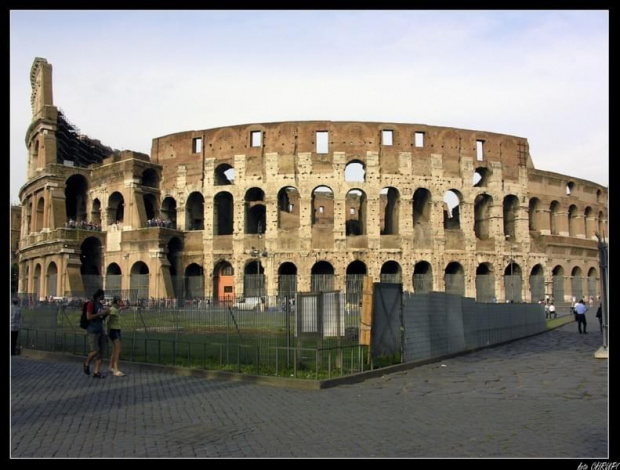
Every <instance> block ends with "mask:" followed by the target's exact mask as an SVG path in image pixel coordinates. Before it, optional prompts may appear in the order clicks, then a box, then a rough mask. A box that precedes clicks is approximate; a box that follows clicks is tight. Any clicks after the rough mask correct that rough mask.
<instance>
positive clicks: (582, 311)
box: [575, 299, 588, 334]
mask: <svg viewBox="0 0 620 470" xmlns="http://www.w3.org/2000/svg"><path fill="white" fill-rule="evenodd" d="M587 311H588V309H587V308H586V306H585V304H584V303H583V299H581V300H580V301H579V302H577V303H576V304H575V316H576V317H577V327H578V328H579V334H581V324H582V323H583V333H585V334H587V333H588V332H587V331H586V325H587V323H586V312H587Z"/></svg>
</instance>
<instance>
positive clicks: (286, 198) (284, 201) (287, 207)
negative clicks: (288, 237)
mask: <svg viewBox="0 0 620 470" xmlns="http://www.w3.org/2000/svg"><path fill="white" fill-rule="evenodd" d="M299 200H300V198H299V191H297V188H294V187H293V186H286V187H284V188H282V189H280V191H278V228H279V229H282V230H297V229H298V228H299Z"/></svg>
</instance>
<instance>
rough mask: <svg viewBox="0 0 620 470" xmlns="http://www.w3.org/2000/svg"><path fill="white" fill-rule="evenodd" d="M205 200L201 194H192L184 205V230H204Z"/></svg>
mask: <svg viewBox="0 0 620 470" xmlns="http://www.w3.org/2000/svg"><path fill="white" fill-rule="evenodd" d="M204 206H205V199H204V197H203V196H202V194H200V193H198V192H193V193H191V194H190V195H189V197H188V198H187V202H186V204H185V230H204V228H205V225H204V222H205V220H204V219H205V215H204Z"/></svg>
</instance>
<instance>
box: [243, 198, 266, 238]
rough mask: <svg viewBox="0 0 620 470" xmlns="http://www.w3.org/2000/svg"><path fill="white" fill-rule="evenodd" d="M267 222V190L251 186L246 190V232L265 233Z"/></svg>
mask: <svg viewBox="0 0 620 470" xmlns="http://www.w3.org/2000/svg"><path fill="white" fill-rule="evenodd" d="M266 224H267V208H266V206H265V192H264V191H263V190H262V189H260V188H250V189H248V190H247V191H246V192H245V233H246V234H261V233H265V229H266V228H267V225H266Z"/></svg>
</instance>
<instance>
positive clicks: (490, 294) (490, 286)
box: [476, 263, 497, 302]
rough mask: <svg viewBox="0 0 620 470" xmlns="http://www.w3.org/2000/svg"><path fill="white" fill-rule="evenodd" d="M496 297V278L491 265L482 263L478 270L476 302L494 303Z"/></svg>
mask: <svg viewBox="0 0 620 470" xmlns="http://www.w3.org/2000/svg"><path fill="white" fill-rule="evenodd" d="M495 300H497V299H496V297H495V276H494V275H493V268H492V266H491V264H490V263H480V264H479V265H478V267H477V268H476V301H477V302H493V301H495Z"/></svg>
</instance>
